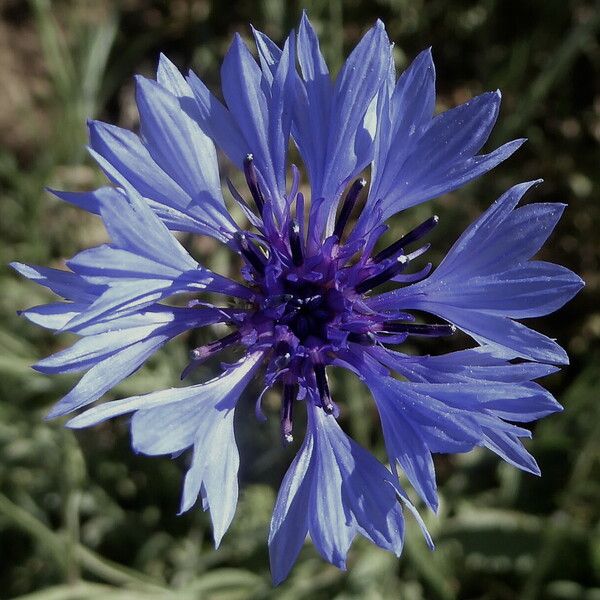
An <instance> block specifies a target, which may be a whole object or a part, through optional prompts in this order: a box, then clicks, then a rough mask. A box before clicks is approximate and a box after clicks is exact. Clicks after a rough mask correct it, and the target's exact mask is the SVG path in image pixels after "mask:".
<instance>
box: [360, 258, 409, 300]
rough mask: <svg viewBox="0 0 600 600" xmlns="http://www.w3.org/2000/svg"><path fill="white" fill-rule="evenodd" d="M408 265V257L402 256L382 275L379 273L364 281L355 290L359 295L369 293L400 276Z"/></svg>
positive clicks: (382, 272)
mask: <svg viewBox="0 0 600 600" xmlns="http://www.w3.org/2000/svg"><path fill="white" fill-rule="evenodd" d="M407 264H408V257H407V256H404V254H401V255H400V256H398V257H397V258H396V260H395V261H394V262H393V263H392V264H391V265H390V266H389V267H387V268H386V269H384V270H383V271H381V273H378V274H377V275H373V276H372V277H368V278H367V279H364V280H363V281H361V282H360V283H359V284H358V285H357V286H355V288H354V289H355V290H356V291H357V292H358V293H359V294H364V293H365V292H368V291H369V290H372V289H373V288H376V287H377V286H379V285H381V284H382V283H385V282H386V281H389V280H390V279H391V278H392V277H394V276H396V275H398V273H400V272H401V271H403V270H404V269H405V268H406V265H407Z"/></svg>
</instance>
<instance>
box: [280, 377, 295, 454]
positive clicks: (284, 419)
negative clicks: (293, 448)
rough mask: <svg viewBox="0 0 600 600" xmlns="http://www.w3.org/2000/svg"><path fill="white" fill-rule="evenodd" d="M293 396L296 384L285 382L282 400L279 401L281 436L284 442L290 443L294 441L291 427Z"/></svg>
mask: <svg viewBox="0 0 600 600" xmlns="http://www.w3.org/2000/svg"><path fill="white" fill-rule="evenodd" d="M295 397H296V386H295V385H293V384H287V383H286V384H285V385H284V386H283V400H282V402H281V437H282V438H283V441H284V442H285V443H286V444H291V443H292V442H293V441H294V436H293V435H292V429H293V411H294V399H295Z"/></svg>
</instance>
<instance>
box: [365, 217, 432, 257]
mask: <svg viewBox="0 0 600 600" xmlns="http://www.w3.org/2000/svg"><path fill="white" fill-rule="evenodd" d="M439 221H440V218H439V217H438V216H437V215H433V217H430V218H429V219H427V220H426V221H423V222H422V223H421V224H420V225H417V227H415V228H414V229H413V230H412V231H409V232H408V233H407V234H406V235H404V236H402V237H401V238H400V239H399V240H397V241H396V242H394V243H393V244H391V245H390V246H388V247H387V248H384V249H383V250H382V251H381V252H379V254H376V255H375V256H374V258H373V262H376V263H379V262H381V261H382V260H385V259H386V258H391V257H392V256H394V255H396V254H398V252H401V251H402V248H404V246H408V244H412V242H416V241H417V240H419V239H421V238H422V237H423V236H424V235H426V234H427V233H429V232H430V231H431V230H432V229H433V228H434V227H435V226H436V225H437V224H438V223H439Z"/></svg>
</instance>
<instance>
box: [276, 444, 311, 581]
mask: <svg viewBox="0 0 600 600" xmlns="http://www.w3.org/2000/svg"><path fill="white" fill-rule="evenodd" d="M313 452H314V439H313V436H312V435H307V436H306V437H305V438H304V442H303V444H302V447H301V448H300V450H299V451H298V454H297V455H296V457H295V458H294V460H293V462H292V464H291V465H290V468H289V469H288V471H287V473H286V474H285V477H284V478H283V482H282V483H281V487H280V488H279V493H278V494H277V500H276V501H275V507H274V508H273V516H272V518H271V527H270V530H269V557H270V563H271V575H272V578H273V584H274V585H279V584H280V583H281V582H282V581H283V580H284V579H285V578H286V577H287V576H288V574H289V572H290V570H291V568H292V566H293V565H294V563H295V562H296V559H297V558H298V554H299V553H300V550H301V548H302V546H303V544H304V541H305V539H306V535H307V533H308V510H307V507H308V506H309V502H310V494H311V488H312V479H313V474H312V471H311V470H310V469H311V463H312V461H313Z"/></svg>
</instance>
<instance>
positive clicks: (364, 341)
mask: <svg viewBox="0 0 600 600" xmlns="http://www.w3.org/2000/svg"><path fill="white" fill-rule="evenodd" d="M346 339H347V340H348V341H349V342H354V343H355V344H361V346H372V345H373V344H374V343H375V341H376V340H375V336H374V335H373V334H372V333H371V332H370V331H368V332H367V333H357V332H355V331H353V332H352V333H349V334H348V337H347V338H346Z"/></svg>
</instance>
